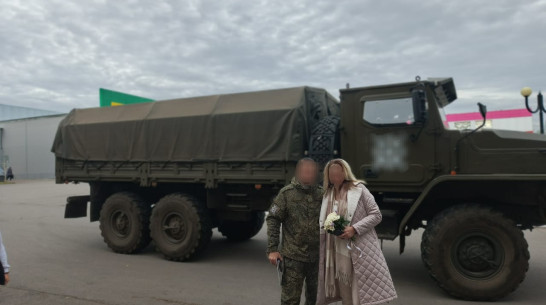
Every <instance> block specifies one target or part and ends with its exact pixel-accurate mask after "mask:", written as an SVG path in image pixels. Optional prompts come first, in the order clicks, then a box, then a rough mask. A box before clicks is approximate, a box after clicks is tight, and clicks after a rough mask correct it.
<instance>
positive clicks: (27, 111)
mask: <svg viewBox="0 0 546 305" xmlns="http://www.w3.org/2000/svg"><path fill="white" fill-rule="evenodd" d="M64 116H65V114H62V113H59V112H55V111H48V110H42V109H34V108H27V107H18V106H11V105H3V104H0V167H6V168H7V167H8V166H11V167H12V168H13V174H14V175H15V178H16V179H44V178H54V177H55V159H54V156H53V153H51V152H50V150H51V145H52V143H53V138H54V137H55V132H56V130H57V126H58V125H59V122H60V121H61V120H62V119H63V118H64ZM4 172H5V171H4Z"/></svg>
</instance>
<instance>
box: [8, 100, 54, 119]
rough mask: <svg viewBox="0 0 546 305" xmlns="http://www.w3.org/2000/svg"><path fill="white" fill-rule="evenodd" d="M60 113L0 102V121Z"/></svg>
mask: <svg viewBox="0 0 546 305" xmlns="http://www.w3.org/2000/svg"><path fill="white" fill-rule="evenodd" d="M56 114H60V113H59V112H56V111H50V110H43V109H36V108H28V107H20V106H13V105H5V104H0V122H1V121H9V120H17V119H27V118H35V117H41V116H47V115H56Z"/></svg>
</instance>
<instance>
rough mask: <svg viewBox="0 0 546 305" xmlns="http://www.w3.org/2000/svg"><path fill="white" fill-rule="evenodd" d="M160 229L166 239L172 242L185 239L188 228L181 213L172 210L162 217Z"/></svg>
mask: <svg viewBox="0 0 546 305" xmlns="http://www.w3.org/2000/svg"><path fill="white" fill-rule="evenodd" d="M161 227H162V230H163V232H164V234H165V236H166V237H167V239H168V240H169V241H170V242H172V243H180V242H182V241H183V240H184V239H186V236H187V233H188V228H187V226H186V222H185V221H184V218H183V217H182V214H180V213H177V212H172V213H169V214H167V216H165V217H164V218H163V222H162V223H161Z"/></svg>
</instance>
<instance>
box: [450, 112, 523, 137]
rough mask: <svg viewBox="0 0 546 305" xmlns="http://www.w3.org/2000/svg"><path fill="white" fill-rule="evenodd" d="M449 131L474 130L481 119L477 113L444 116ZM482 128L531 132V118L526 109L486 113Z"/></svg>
mask: <svg viewBox="0 0 546 305" xmlns="http://www.w3.org/2000/svg"><path fill="white" fill-rule="evenodd" d="M446 119H447V123H448V125H449V128H450V129H460V130H463V129H474V128H476V127H478V126H480V125H481V123H482V121H483V119H482V116H481V115H480V113H479V112H469V113H456V114H448V115H446ZM484 128H491V129H505V130H516V131H524V132H531V133H532V132H533V116H532V114H531V113H529V111H527V109H525V108H523V109H510V110H496V111H488V112H487V118H486V121H485V126H484Z"/></svg>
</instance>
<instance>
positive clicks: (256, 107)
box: [52, 87, 339, 162]
mask: <svg viewBox="0 0 546 305" xmlns="http://www.w3.org/2000/svg"><path fill="white" fill-rule="evenodd" d="M332 114H334V115H339V103H338V101H337V100H336V99H335V98H333V97H332V96H331V95H329V94H328V93H327V92H326V90H324V89H317V88H310V87H298V88H289V89H278V90H268V91H258V92H248V93H236V94H225V95H213V96H204V97H196V98H184V99H175V100H167V101H160V102H153V103H145V104H134V105H125V106H118V107H108V108H90V109H74V110H72V111H71V112H70V113H69V114H68V115H67V117H66V118H65V119H64V120H63V121H62V122H61V123H60V124H59V128H58V131H57V134H56V136H55V140H54V143H53V148H52V151H53V152H54V153H55V155H56V156H57V157H60V158H64V159H70V160H91V161H202V160H203V161H204V160H213V161H245V162H248V161H294V160H297V159H299V158H300V157H302V156H303V152H304V151H305V150H306V149H307V145H308V138H309V131H310V129H311V128H312V126H313V124H314V123H316V121H318V120H319V119H320V118H322V117H324V116H326V115H332Z"/></svg>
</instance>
